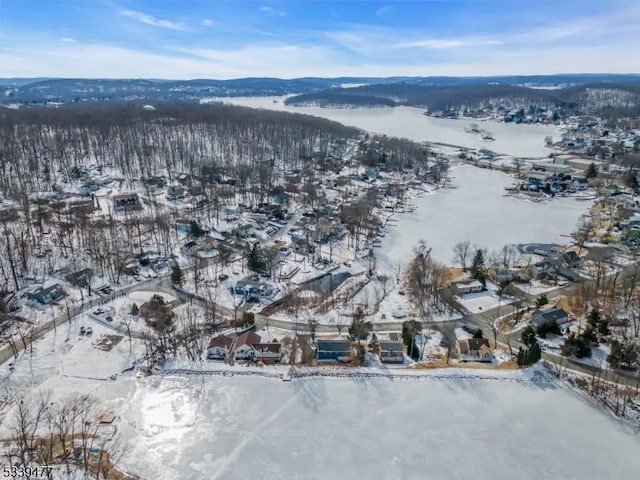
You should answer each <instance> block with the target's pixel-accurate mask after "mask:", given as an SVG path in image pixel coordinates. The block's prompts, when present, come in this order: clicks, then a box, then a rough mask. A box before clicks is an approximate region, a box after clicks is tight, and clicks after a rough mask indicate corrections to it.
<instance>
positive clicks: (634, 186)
mask: <svg viewBox="0 0 640 480" xmlns="http://www.w3.org/2000/svg"><path fill="white" fill-rule="evenodd" d="M624 184H625V186H626V187H627V188H630V189H631V190H633V191H634V192H637V191H638V190H639V189H640V183H639V182H638V177H637V176H636V174H635V173H634V172H628V173H627V174H626V175H625V177H624Z"/></svg>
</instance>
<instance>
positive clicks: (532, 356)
mask: <svg viewBox="0 0 640 480" xmlns="http://www.w3.org/2000/svg"><path fill="white" fill-rule="evenodd" d="M540 358H542V349H541V348H540V344H539V343H538V342H534V344H533V345H531V347H529V348H528V349H527V356H526V362H527V365H533V364H534V363H536V362H537V361H538V360H540Z"/></svg>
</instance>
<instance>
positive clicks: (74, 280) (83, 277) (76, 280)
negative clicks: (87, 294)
mask: <svg viewBox="0 0 640 480" xmlns="http://www.w3.org/2000/svg"><path fill="white" fill-rule="evenodd" d="M92 278H93V270H91V269H90V268H84V269H82V270H78V271H77V272H73V273H70V274H69V275H67V276H66V277H65V280H66V281H67V282H69V283H70V284H71V285H73V286H75V287H84V288H88V287H89V286H90V285H91V279H92Z"/></svg>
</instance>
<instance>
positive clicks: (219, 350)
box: [207, 335, 233, 360]
mask: <svg viewBox="0 0 640 480" xmlns="http://www.w3.org/2000/svg"><path fill="white" fill-rule="evenodd" d="M231 345H233V338H231V337H229V336H227V335H218V336H217V337H214V338H212V339H211V341H210V342H209V347H208V348H207V358H208V359H209V360H223V359H225V358H226V357H227V355H228V354H229V350H230V349H231Z"/></svg>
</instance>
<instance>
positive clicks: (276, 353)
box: [249, 342, 282, 363]
mask: <svg viewBox="0 0 640 480" xmlns="http://www.w3.org/2000/svg"><path fill="white" fill-rule="evenodd" d="M252 346H253V350H252V351H251V352H250V353H249V355H250V358H251V360H254V361H256V362H257V361H262V362H265V363H275V362H279V361H280V357H281V353H280V350H281V347H282V345H280V344H279V343H273V342H272V343H254V344H253V345H252Z"/></svg>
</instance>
